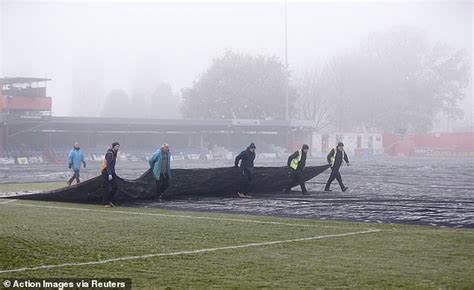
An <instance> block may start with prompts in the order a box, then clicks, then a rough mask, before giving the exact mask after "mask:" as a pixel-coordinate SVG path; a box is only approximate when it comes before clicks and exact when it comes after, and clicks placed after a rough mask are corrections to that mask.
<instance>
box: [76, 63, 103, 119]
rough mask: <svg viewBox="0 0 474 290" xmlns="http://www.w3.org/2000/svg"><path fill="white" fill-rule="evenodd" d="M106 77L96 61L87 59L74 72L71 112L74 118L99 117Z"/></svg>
mask: <svg viewBox="0 0 474 290" xmlns="http://www.w3.org/2000/svg"><path fill="white" fill-rule="evenodd" d="M103 82H104V75H103V73H102V69H101V67H100V65H99V62H98V60H96V59H85V60H82V61H81V62H80V64H79V65H78V66H77V67H76V69H75V71H74V77H73V83H72V101H71V107H70V112H71V114H72V115H74V116H88V117H97V116H99V114H100V111H101V99H102V98H103V96H104V88H103Z"/></svg>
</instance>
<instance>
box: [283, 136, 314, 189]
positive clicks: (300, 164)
mask: <svg viewBox="0 0 474 290" xmlns="http://www.w3.org/2000/svg"><path fill="white" fill-rule="evenodd" d="M308 150H309V146H308V145H306V144H304V145H303V146H302V147H301V149H300V150H298V151H295V153H293V154H291V155H290V157H288V162H287V165H288V167H290V170H291V174H290V175H291V179H292V183H293V182H298V184H299V185H300V187H301V193H303V194H308V191H307V190H306V185H305V183H304V175H303V169H304V167H305V166H306V155H307V154H308ZM290 190H291V187H289V188H287V189H286V190H285V192H286V193H289V192H290Z"/></svg>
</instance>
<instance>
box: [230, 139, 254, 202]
mask: <svg viewBox="0 0 474 290" xmlns="http://www.w3.org/2000/svg"><path fill="white" fill-rule="evenodd" d="M255 149H256V147H255V144H254V143H250V145H249V146H248V147H247V149H245V150H244V151H242V152H240V154H239V155H237V157H235V164H234V167H239V161H240V169H241V170H240V176H241V178H240V186H239V191H238V192H237V195H238V196H239V197H250V195H249V189H250V185H251V182H252V172H253V161H254V160H255Z"/></svg>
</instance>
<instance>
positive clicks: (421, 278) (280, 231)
mask: <svg viewBox="0 0 474 290" xmlns="http://www.w3.org/2000/svg"><path fill="white" fill-rule="evenodd" d="M0 221H1V223H0V278H84V277H87V278H131V279H132V285H133V288H134V289H135V288H161V287H179V288H203V287H224V288H229V287H233V288H235V287H238V288H257V287H271V288H295V287H296V288H310V287H327V288H338V287H342V288H344V287H350V288H354V287H359V288H381V287H404V288H405V287H410V288H411V287H427V288H439V287H455V288H470V289H471V288H472V287H473V286H474V231H473V230H471V229H454V228H436V227H422V226H411V225H386V224H385V225H383V224H368V223H351V222H332V221H317V220H306V219H295V218H283V217H264V216H250V215H236V214H233V215H230V214H216V213H203V212H200V213H196V212H184V211H170V210H162V209H156V208H150V209H146V208H126V207H115V208H112V209H106V208H103V207H101V206H97V205H80V204H69V203H51V202H36V201H23V200H22V201H20V200H7V199H0Z"/></svg>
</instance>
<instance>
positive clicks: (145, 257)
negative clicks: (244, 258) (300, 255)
mask: <svg viewBox="0 0 474 290" xmlns="http://www.w3.org/2000/svg"><path fill="white" fill-rule="evenodd" d="M380 231H381V230H378V229H373V230H367V231H361V232H349V233H344V234H333V235H325V236H315V237H307V238H299V239H292V240H280V241H269V242H261V243H249V244H243V245H237V246H226V247H217V248H204V249H198V250H189V251H180V252H171V253H157V254H147V255H141V256H125V257H118V258H112V259H105V260H99V261H90V262H81V263H64V264H58V265H43V266H36V267H27V268H17V269H10V270H0V274H3V273H15V272H25V271H35V270H42V269H53V268H63V267H73V266H86V265H100V264H107V263H111V262H117V261H129V260H140V259H148V258H155V257H167V256H179V255H192V254H199V253H210V252H217V251H225V250H235V249H244V248H251V247H261V246H270V245H277V244H286V243H294V242H302V241H312V240H322V239H328V238H336V237H346V236H354V235H362V234H370V233H377V232H380Z"/></svg>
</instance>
